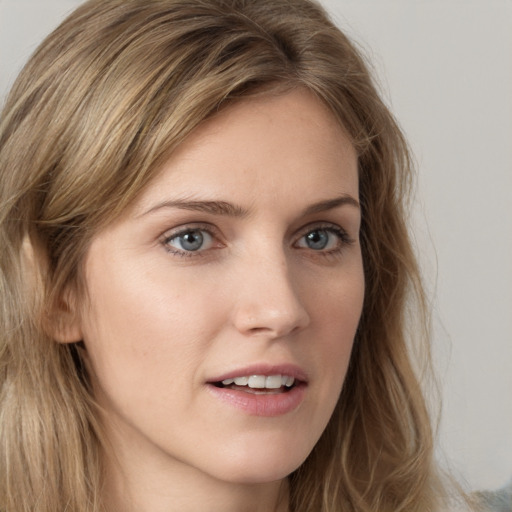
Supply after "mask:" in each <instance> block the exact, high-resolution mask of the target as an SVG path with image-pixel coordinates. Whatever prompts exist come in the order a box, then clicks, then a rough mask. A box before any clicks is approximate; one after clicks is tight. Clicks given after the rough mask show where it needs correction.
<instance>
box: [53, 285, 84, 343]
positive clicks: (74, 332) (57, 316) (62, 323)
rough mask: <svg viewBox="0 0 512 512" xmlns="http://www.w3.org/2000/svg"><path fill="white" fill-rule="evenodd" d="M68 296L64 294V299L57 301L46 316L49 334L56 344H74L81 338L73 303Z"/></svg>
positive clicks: (77, 316) (78, 319)
mask: <svg viewBox="0 0 512 512" xmlns="http://www.w3.org/2000/svg"><path fill="white" fill-rule="evenodd" d="M70 295H71V294H69V293H66V297H65V298H62V299H60V300H58V304H56V305H55V306H54V308H53V311H52V312H51V313H50V314H49V315H48V324H49V325H48V327H49V329H48V330H49V334H50V336H51V337H52V338H53V339H55V341H57V342H58V343H76V342H78V341H81V340H82V338H83V336H82V328H81V322H80V318H79V315H78V313H77V310H76V307H75V301H74V300H72V297H70ZM70 299H71V300H70Z"/></svg>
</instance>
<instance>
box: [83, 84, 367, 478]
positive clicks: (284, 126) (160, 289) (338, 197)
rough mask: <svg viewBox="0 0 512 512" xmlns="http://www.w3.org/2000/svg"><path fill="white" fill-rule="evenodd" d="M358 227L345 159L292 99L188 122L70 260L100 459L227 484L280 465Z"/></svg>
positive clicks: (333, 136)
mask: <svg viewBox="0 0 512 512" xmlns="http://www.w3.org/2000/svg"><path fill="white" fill-rule="evenodd" d="M359 225H360V209H359V205H358V178H357V158H356V154H355V151H354V149H353V147H352V146H351V144H350V143H349V141H348V140H347V138H346V136H345V135H344V132H343V131H342V129H341V128H340V127H339V125H338V124H337V122H336V121H335V119H334V118H333V116H332V114H331V113H330V112H329V111H328V110H327V109H326V108H325V107H324V106H323V105H322V104H321V103H320V102H319V101H318V100H316V99H315V98H314V97H313V96H312V95H310V94H309V93H307V92H305V91H294V92H291V93H288V94H285V95H280V96H270V95H269V96H264V97H259V98H255V99H249V100H245V101H242V102H240V103H238V104H235V105H233V106H230V107H229V108H227V109H226V110H224V111H222V112H221V113H220V114H219V115H217V116H216V117H215V118H213V119H211V120H209V121H207V122H206V123H204V124H203V125H202V126H201V127H200V128H199V129H197V130H196V131H195V132H194V133H193V134H192V135H191V136H190V137H189V138H188V139H187V140H186V142H185V143H184V144H183V145H182V146H181V147H180V148H179V149H178V150H177V151H176V152H175V153H174V154H173V156H172V157H171V158H170V159H169V161H168V162H167V163H166V165H165V166H164V168H163V170H162V172H161V174H159V175H158V177H157V178H156V179H155V180H154V181H153V182H152V183H151V184H150V186H149V187H148V188H147V189H146V190H145V192H144V193H143V195H142V196H141V197H140V199H139V200H138V201H137V202H136V204H134V205H133V208H131V209H130V211H128V212H127V213H126V214H124V216H123V217H122V218H120V219H119V220H118V221H117V222H116V223H114V224H113V225H111V226H110V227H108V228H107V229H105V230H103V231H102V232H100V233H99V234H98V235H96V236H95V238H94V239H93V241H92V244H91V246H90V250H89V252H88V255H87V258H86V261H85V279H86V283H87V288H88V295H89V299H88V302H87V305H86V306H85V307H84V308H83V309H84V311H83V314H82V315H81V320H80V324H79V326H78V328H79V329H80V333H79V334H80V335H81V337H82V338H83V340H84V342H85V346H86V356H85V357H86V361H87V365H88V367H89V371H90V373H91V377H92V381H93V386H94V392H95V394H96V398H97V400H98V401H99V403H100V404H101V405H102V406H103V408H104V418H103V420H104V422H105V425H106V429H107V430H106V431H107V434H108V435H109V436H110V441H111V443H112V445H113V447H114V450H115V449H118V450H119V452H123V453H124V454H125V455H124V456H123V457H124V458H125V460H132V461H134V463H137V464H140V465H141V467H146V466H147V467H150V466H152V465H153V466H155V465H157V466H159V467H175V468H185V467H186V468H187V469H188V470H190V471H192V472H198V474H199V473H200V474H202V475H203V476H204V475H208V476H212V477H214V478H216V479H221V480H224V481H231V482H239V483H249V482H251V483H255V482H269V481H273V480H278V479H280V478H283V477H285V476H286V475H287V474H289V473H290V472H292V471H293V470H294V469H296V468H297V467H298V466H299V465H300V464H301V463H302V461H303V460H304V459H305V458H306V457H307V455H308V454H309V453H310V451H311V450H312V448H313V446H314V445H315V443H316V442H317V441H318V439H319V437H320V435H321V433H322V431H323V430H324V428H325V427H326V424H327V422H328V421H329V418H330V416H331V414H332V412H333V409H334V407H335V404H336V402H337V400H338V396H339V394H340V390H341V388H342V385H343V381H344V378H345V374H346V370H347V365H348V362H349V358H350V352H351V348H352V344H353V339H354V335H355V332H356V328H357V325H358V321H359V317H360V314H361V308H362V302H363V290H364V280H363V265H362V259H361V250H360V245H359V238H358V232H359ZM223 381H224V383H223Z"/></svg>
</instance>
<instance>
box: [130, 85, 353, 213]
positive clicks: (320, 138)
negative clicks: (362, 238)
mask: <svg viewBox="0 0 512 512" xmlns="http://www.w3.org/2000/svg"><path fill="white" fill-rule="evenodd" d="M305 190H306V191H308V193H309V194H311V195H314V193H315V191H316V192H317V193H318V194H319V195H322V196H324V195H325V194H327V193H331V195H332V194H334V195H335V194H336V193H345V194H350V195H352V196H354V197H355V198H357V196H358V179H357V155H356V151H355V149H354V147H353V146H352V144H351V143H350V140H349V138H348V136H347V134H346V133H345V131H344V129H343V127H342V126H341V125H340V123H339V122H338V121H337V119H336V118H335V116H334V115H333V114H332V113H331V112H330V111H329V109H328V108H327V107H326V106H325V105H324V104H323V103H322V102H321V101H320V100H318V99H317V98H316V97H315V96H313V94H312V93H310V92H308V91H306V90H302V89H297V90H294V91H292V92H288V93H285V94H279V95H270V94H265V95H263V96H258V97H254V98H249V99H244V100H242V101H240V102H237V103H234V104H232V105H230V106H228V107H226V108H225V109H224V110H222V111H221V112H219V113H218V114H217V115H215V116H214V117H212V118H210V119H208V120H207V121H205V122H204V123H202V124H201V125H200V126H199V127H198V128H197V129H196V130H195V131H193V132H192V134H191V135H190V136H189V137H188V138H187V139H186V140H185V141H184V142H183V143H182V144H181V145H180V146H179V147H178V148H177V150H175V151H174V153H173V154H172V155H171V157H170V158H169V159H168V161H167V162H166V163H165V164H164V166H163V167H162V169H161V170H160V172H159V173H158V175H157V176H156V178H155V179H154V180H153V182H152V183H151V184H150V186H149V187H148V188H147V190H146V191H145V192H144V193H143V194H142V196H141V198H140V201H139V202H138V205H137V210H144V209H145V208H147V207H149V206H150V205H151V204H152V203H154V201H158V200H166V196H167V195H169V194H172V195H177V196H185V197H189V196H194V195H195V194H196V193H198V194H200V195H201V198H203V199H204V197H203V196H204V195H205V194H206V195H211V196H212V198H214V199H217V198H218V197H219V196H224V197H225V198H226V199H229V198H230V197H232V196H238V195H239V196H241V197H244V196H246V197H250V198H252V199H253V200H254V199H255V198H256V197H258V195H259V196H261V195H265V196H268V195H270V196H271V195H274V196H281V195H283V196H284V195H293V193H294V191H296V192H297V194H302V195H304V193H305V192H304V191H305ZM189 198H191V199H193V198H194V197H189ZM275 198H276V199H277V198H278V197H275ZM312 199H316V198H312Z"/></svg>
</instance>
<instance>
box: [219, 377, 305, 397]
mask: <svg viewBox="0 0 512 512" xmlns="http://www.w3.org/2000/svg"><path fill="white" fill-rule="evenodd" d="M212 384H213V385H214V386H215V387H217V388H225V389H231V390H235V391H243V392H245V393H251V394H257V395H259V394H279V393H288V392H289V391H290V390H292V389H293V388H294V387H295V386H297V385H298V381H297V380H296V379H295V378H294V377H291V376H289V375H248V376H241V377H235V378H233V379H224V380H222V381H219V382H213V383H212Z"/></svg>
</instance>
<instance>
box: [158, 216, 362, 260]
mask: <svg viewBox="0 0 512 512" xmlns="http://www.w3.org/2000/svg"><path fill="white" fill-rule="evenodd" d="M196 231H197V232H204V233H206V234H207V235H208V236H209V237H211V238H212V239H213V240H215V239H218V238H219V236H218V235H217V233H216V230H215V229H212V226H211V225H208V224H193V225H189V226H185V227H183V228H180V229H178V230H177V231H175V232H172V233H170V234H169V233H166V234H165V235H164V237H163V239H162V244H163V246H164V248H165V250H166V251H167V252H169V253H170V254H172V255H174V256H178V257H183V258H198V257H204V256H206V255H207V254H206V253H208V252H209V249H204V250H201V249H198V250H197V251H187V250H180V249H177V248H175V247H172V246H171V245H170V242H171V241H172V240H174V239H177V238H179V237H182V236H184V235H186V234H187V233H190V232H196ZM315 231H324V232H327V233H330V234H334V235H336V236H337V237H338V239H339V242H338V243H337V244H336V246H335V247H334V248H332V249H329V250H314V249H311V248H308V247H296V245H297V244H298V242H299V241H300V240H303V239H304V237H306V236H307V235H308V234H311V233H313V232H315ZM354 242H355V240H354V239H353V238H351V237H350V236H349V235H348V233H347V232H346V231H345V230H344V229H343V228H341V227H339V226H337V225H335V224H317V225H310V226H307V228H306V229H305V230H303V234H301V235H300V237H299V238H298V241H297V242H295V243H294V246H295V247H296V248H298V249H300V250H308V249H309V250H310V251H311V252H312V253H314V255H315V256H317V257H318V256H323V257H326V258H327V257H333V256H334V257H336V256H338V255H340V254H341V253H342V252H343V250H344V249H345V248H346V247H347V246H350V245H352V244H354ZM222 247H224V245H223V244H222V245H218V246H217V248H222Z"/></svg>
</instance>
